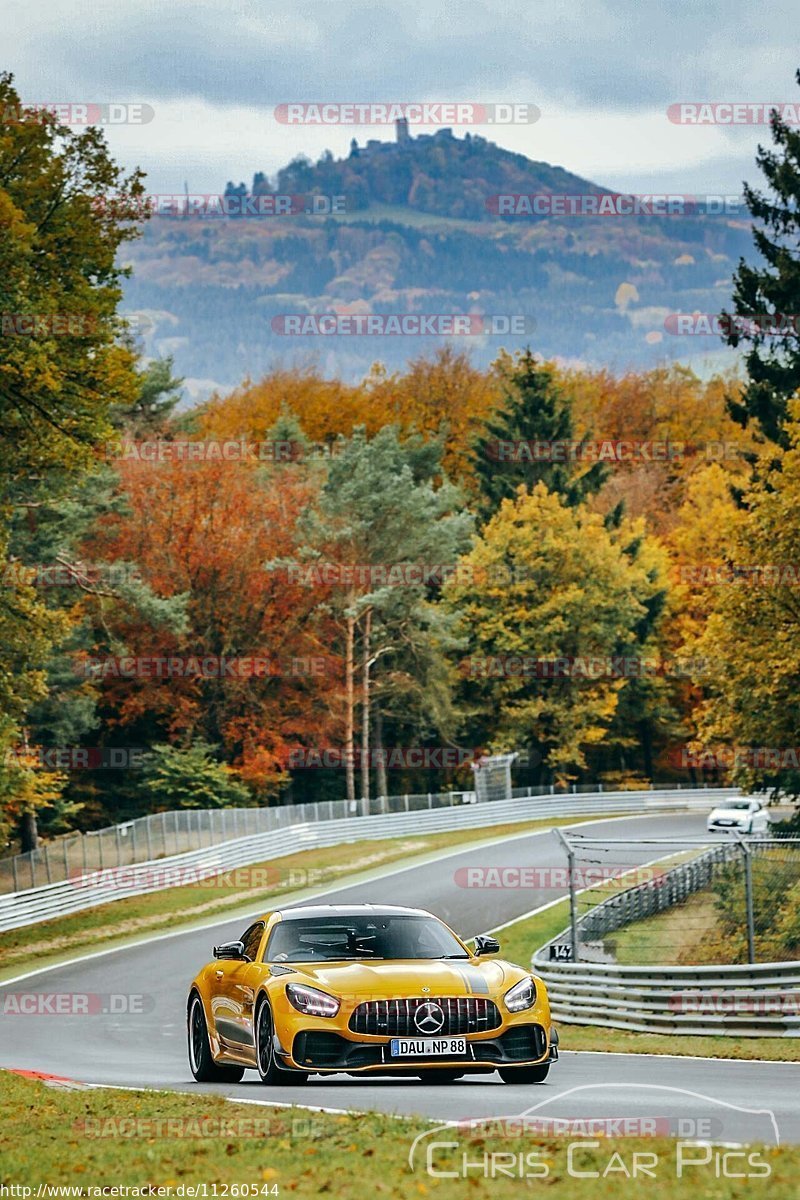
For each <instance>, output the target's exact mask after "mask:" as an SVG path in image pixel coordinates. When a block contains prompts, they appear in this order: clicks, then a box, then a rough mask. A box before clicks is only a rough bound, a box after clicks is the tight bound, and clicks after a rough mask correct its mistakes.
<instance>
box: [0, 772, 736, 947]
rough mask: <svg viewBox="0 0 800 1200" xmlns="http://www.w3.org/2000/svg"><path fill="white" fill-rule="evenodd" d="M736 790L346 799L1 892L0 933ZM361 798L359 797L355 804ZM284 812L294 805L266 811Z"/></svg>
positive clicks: (696, 802) (697, 803)
mask: <svg viewBox="0 0 800 1200" xmlns="http://www.w3.org/2000/svg"><path fill="white" fill-rule="evenodd" d="M736 794H738V790H737V789H735V788H696V789H685V790H682V791H672V790H665V789H660V790H653V791H645V792H599V791H598V792H594V793H590V794H588V795H562V796H558V795H553V796H546V797H541V796H530V797H527V796H519V797H516V798H513V799H511V800H487V801H478V800H477V798H476V796H475V793H474V792H467V793H462V802H461V803H460V804H453V805H451V806H450V807H446V808H444V807H443V808H435V807H433V806H432V807H431V808H427V807H426V808H422V807H420V808H419V809H418V810H417V811H414V810H413V809H412V808H411V807H410V804H409V810H408V812H406V811H401V812H399V813H391V814H381V815H371V816H358V815H354V816H345V815H342V816H336V815H333V814H334V813H335V812H336V809H337V808H338V809H339V811H341V807H342V806H346V805H347V803H348V802H347V801H337V802H334V803H332V804H331V809H330V811H331V814H332V815H331V817H330V819H328V820H318V821H315V822H303V821H301V822H299V823H297V822H295V823H290V822H289V821H286V819H285V818H284V821H285V824H284V827H283V828H282V829H272V830H269V831H267V832H264V833H257V834H253V835H250V836H247V837H241V838H236V839H232V840H229V841H226V842H224V843H221V844H218V845H216V846H210V847H207V848H204V849H202V850H194V851H190V852H189V853H186V854H177V855H172V856H170V857H168V858H160V859H154V860H150V861H147V862H143V863H134V864H130V865H128V866H120V867H108V868H103V869H101V870H97V871H93V870H89V871H87V872H83V871H81V870H78V871H76V872H75V874H74V876H73V877H72V878H70V879H67V880H64V881H63V882H60V883H52V884H45V885H44V886H43V887H38V888H29V889H26V890H24V891H18V892H11V893H8V894H6V895H4V896H0V931H3V930H8V929H16V928H19V927H20V926H22V925H31V924H34V923H38V922H41V921H47V920H50V919H52V918H54V917H62V916H67V915H68V914H70V913H74V912H79V911H81V910H82V909H85V908H91V907H93V906H95V905H97V904H105V903H108V902H109V901H112V900H119V899H124V898H125V897H127V896H138V895H145V894H147V893H149V892H156V891H162V890H163V889H165V888H168V887H174V886H176V884H178V883H180V882H189V881H190V878H193V879H201V878H203V877H210V876H213V875H217V874H222V873H223V872H225V871H230V870H233V869H234V868H236V867H242V866H250V865H252V864H254V863H261V862H266V861H267V860H271V859H275V858H281V857H285V856H287V855H290V854H296V853H297V852H298V851H299V850H312V849H317V848H320V847H323V846H333V845H339V844H341V843H343V842H352V841H358V840H360V839H375V838H384V837H394V836H398V835H407V834H412V835H413V834H422V833H431V832H437V831H443V830H455V829H476V828H481V827H485V826H490V825H500V824H505V823H514V822H519V821H531V820H536V819H547V818H548V817H559V816H576V817H577V816H591V815H592V814H593V813H602V814H605V813H618V814H625V813H646V812H649V811H651V810H654V809H661V810H664V809H677V810H681V809H691V808H696V807H700V808H707V807H708V806H709V805H711V804H713V803H714V802H715V801H718V800H720V799H721V798H723V797H726V796H732V795H736ZM394 799H397V798H396V797H395V798H394ZM358 803H359V802H356V804H355V807H357V805H358ZM268 811H272V812H277V813H286V814H287V815H288V816H291V815H292V814H293V812H294V811H296V810H292V809H290V808H284V809H274V810H268Z"/></svg>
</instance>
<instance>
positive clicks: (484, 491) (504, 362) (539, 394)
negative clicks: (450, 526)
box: [473, 349, 607, 519]
mask: <svg viewBox="0 0 800 1200" xmlns="http://www.w3.org/2000/svg"><path fill="white" fill-rule="evenodd" d="M499 370H500V375H501V379H502V384H503V395H504V402H503V403H502V404H501V406H500V408H499V410H498V414H497V415H496V416H495V417H493V418H491V419H490V420H488V421H487V422H486V426H485V431H484V432H483V433H482V434H481V436H480V437H479V438H478V439H477V441H476V442H475V444H474V448H473V462H474V467H475V473H476V475H477V477H478V483H479V488H480V496H481V499H480V500H479V504H478V506H479V510H480V512H481V515H482V516H483V518H484V519H488V518H489V517H491V516H492V514H493V513H495V512H496V511H497V509H498V508H499V507H500V504H501V502H502V501H503V500H511V499H513V497H514V496H515V495H516V493H517V489H518V488H519V487H520V485H524V486H525V487H527V488H528V489H529V490H531V489H532V488H533V487H535V485H536V484H537V483H544V484H545V486H546V487H547V490H548V491H549V492H553V493H555V494H556V495H558V496H560V497H561V499H562V500H563V501H564V502H565V503H566V504H568V505H569V506H570V507H573V506H575V505H577V504H580V503H581V502H582V501H584V500H585V499H586V498H587V496H590V495H592V494H593V493H594V492H596V491H597V490H598V489H599V488H600V486H601V485H602V483H603V481H604V480H605V478H606V475H607V468H606V466H605V464H604V463H599V462H598V463H593V464H592V465H591V466H590V467H589V469H588V470H585V469H584V468H583V464H582V463H580V461H576V458H575V457H574V455H573V454H572V453H571V447H572V446H573V445H574V443H575V439H574V431H573V424H572V414H571V411H570V406H569V403H568V401H567V399H566V397H565V396H564V395H563V394H562V392H561V390H560V389H559V385H558V381H557V378H556V375H555V370H554V368H553V366H552V365H551V364H550V363H542V362H539V361H537V359H536V358H535V356H534V355H533V354H532V353H531V351H530V349H527V350H525V351H524V352H522V353H521V354H520V355H519V356H518V357H517V358H515V359H511V358H508V357H506V358H504V359H501V360H500V364H499ZM537 443H538V444H539V448H538V449H537ZM562 447H563V449H562Z"/></svg>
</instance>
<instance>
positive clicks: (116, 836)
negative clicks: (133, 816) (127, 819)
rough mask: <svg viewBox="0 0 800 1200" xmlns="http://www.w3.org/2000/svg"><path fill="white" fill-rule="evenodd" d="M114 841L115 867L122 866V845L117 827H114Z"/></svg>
mask: <svg viewBox="0 0 800 1200" xmlns="http://www.w3.org/2000/svg"><path fill="white" fill-rule="evenodd" d="M114 841H115V842H116V844H117V866H118V867H121V866H122V843H121V842H120V838H119V825H115V826H114Z"/></svg>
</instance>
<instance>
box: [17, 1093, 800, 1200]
mask: <svg viewBox="0 0 800 1200" xmlns="http://www.w3.org/2000/svg"><path fill="white" fill-rule="evenodd" d="M422 1086H423V1085H421V1084H420V1085H419V1088H420V1090H421V1089H422ZM2 1090H3V1094H4V1097H5V1100H6V1104H5V1114H4V1119H3V1122H2V1125H0V1162H1V1163H2V1166H0V1184H3V1185H5V1186H6V1187H9V1186H11V1185H16V1186H17V1187H19V1186H20V1185H22V1186H26V1187H29V1188H32V1189H33V1193H32V1194H33V1196H34V1197H35V1195H36V1189H37V1188H38V1186H39V1185H40V1184H50V1185H60V1186H64V1187H75V1188H76V1189H79V1190H76V1192H74V1193H73V1195H83V1196H86V1197H90V1196H92V1195H99V1192H98V1193H93V1192H92V1191H91V1190H90V1189H93V1188H113V1187H120V1186H122V1187H137V1188H140V1189H141V1188H145V1187H148V1186H149V1187H155V1188H159V1187H161V1188H168V1189H169V1191H168V1192H165V1193H162V1195H166V1196H173V1197H175V1196H181V1195H184V1196H185V1195H186V1188H187V1187H189V1186H192V1185H197V1184H205V1185H207V1189H208V1190H207V1192H206V1195H207V1196H210V1197H213V1196H214V1195H215V1194H216V1195H217V1196H223V1195H225V1194H227V1196H231V1195H233V1196H237V1195H238V1196H242V1195H243V1194H248V1195H251V1196H252V1195H264V1196H270V1195H277V1196H283V1197H286V1196H297V1197H299V1198H301V1200H303V1198H305V1197H308V1198H310V1197H317V1196H333V1197H336V1196H342V1197H347V1200H374V1198H375V1197H376V1196H381V1197H398V1198H402V1200H409V1197H419V1196H436V1197H440V1198H441V1200H462V1198H463V1197H465V1196H487V1197H489V1196H491V1197H492V1200H494V1198H495V1197H496V1198H497V1200H517V1198H518V1197H519V1196H520V1195H521V1194H525V1192H526V1191H527V1192H528V1194H530V1195H532V1194H533V1192H534V1190H535V1189H536V1188H537V1187H538V1186H539V1185H545V1186H546V1187H547V1194H548V1195H551V1196H555V1197H561V1196H563V1197H565V1198H566V1197H569V1198H570V1200H590V1198H591V1200H595V1198H596V1197H597V1196H598V1194H599V1195H601V1196H605V1195H607V1194H609V1193H608V1190H607V1189H610V1187H611V1186H612V1184H611V1182H610V1181H612V1180H613V1181H614V1184H613V1187H614V1192H615V1194H616V1195H617V1196H618V1197H620V1196H624V1197H628V1196H630V1197H631V1200H633V1198H634V1197H638V1196H639V1195H640V1194H641V1193H642V1192H643V1191H645V1192H646V1195H647V1196H648V1197H652V1198H653V1200H682V1198H684V1197H685V1198H686V1200H688V1198H689V1197H695V1196H702V1197H704V1198H706V1197H709V1198H712V1200H733V1198H734V1197H743V1196H747V1197H748V1200H758V1198H760V1197H762V1196H763V1197H764V1200H767V1197H768V1198H769V1200H790V1198H793V1197H795V1196H796V1195H797V1178H798V1172H800V1149H798V1148H797V1147H795V1146H789V1147H779V1148H778V1147H763V1148H759V1149H758V1150H754V1151H753V1152H754V1153H756V1154H757V1155H758V1161H759V1163H761V1162H763V1163H765V1164H768V1166H769V1175H768V1176H762V1177H758V1178H750V1179H726V1178H717V1177H716V1172H715V1169H714V1164H713V1161H712V1162H711V1163H709V1165H708V1166H705V1167H696V1168H693V1169H690V1170H688V1172H687V1173H685V1174H684V1175H683V1177H682V1178H677V1177H676V1175H677V1172H676V1157H677V1153H678V1149H677V1144H676V1143H675V1142H674V1141H672V1140H670V1139H666V1138H649V1137H638V1138H613V1139H607V1140H606V1139H602V1138H601V1139H599V1142H600V1144H599V1146H596V1147H594V1148H591V1149H590V1148H588V1147H587V1148H585V1149H584V1148H582V1147H579V1149H578V1153H577V1156H576V1160H575V1167H576V1169H578V1170H581V1171H585V1172H588V1171H592V1170H595V1171H599V1172H600V1173H602V1172H603V1171H604V1170H605V1169H606V1167H607V1166H608V1165H609V1161H610V1160H611V1158H612V1155H614V1154H617V1155H619V1156H620V1159H621V1160H622V1161H624V1162H626V1163H627V1164H628V1168H629V1169H630V1167H631V1164H632V1161H633V1159H632V1156H633V1154H634V1152H638V1153H640V1154H647V1155H651V1156H652V1155H655V1156H656V1159H655V1160H650V1161H651V1162H652V1164H653V1165H652V1169H653V1170H654V1171H655V1178H645V1180H644V1182H642V1180H641V1179H632V1178H631V1179H627V1178H626V1177H625V1175H624V1174H621V1172H620V1169H619V1161H620V1159H615V1160H614V1165H616V1166H617V1171H616V1172H615V1173H613V1174H610V1175H609V1176H608V1178H607V1180H606V1181H605V1182H603V1181H602V1179H598V1178H585V1177H583V1178H576V1177H574V1176H570V1174H569V1172H568V1159H567V1146H568V1144H569V1142H570V1141H577V1140H579V1139H576V1138H570V1139H569V1141H568V1139H566V1138H553V1137H550V1138H542V1137H536V1136H534V1135H532V1134H526V1135H525V1137H524V1139H522V1138H519V1137H517V1138H511V1137H509V1136H505V1137H504V1136H502V1134H501V1133H500V1132H499V1131H498V1129H497V1126H496V1125H495V1126H494V1128H491V1127H490V1129H487V1130H485V1131H484V1133H485V1136H481V1137H476V1136H475V1135H474V1134H473V1135H472V1136H468V1135H467V1134H466V1133H465V1132H462V1131H455V1130H446V1131H440V1132H439V1133H437V1134H433V1137H432V1138H430V1139H426V1141H425V1142H423V1143H421V1147H424V1146H425V1144H426V1142H428V1141H432V1140H434V1139H436V1140H447V1141H453V1142H456V1143H457V1149H455V1150H453V1151H450V1152H447V1151H438V1152H435V1154H434V1156H433V1166H434V1169H438V1170H439V1171H440V1172H444V1171H446V1170H456V1172H457V1177H456V1178H454V1179H453V1178H445V1177H443V1175H441V1174H440V1175H439V1176H438V1177H435V1176H432V1175H430V1174H428V1173H426V1170H425V1154H424V1149H423V1150H422V1153H420V1152H419V1151H418V1155H417V1157H415V1163H418V1165H417V1166H416V1169H414V1170H412V1169H411V1168H410V1167H409V1162H408V1158H409V1150H410V1148H411V1145H412V1143H413V1141H414V1139H415V1138H416V1137H417V1136H418V1135H420V1134H425V1133H428V1132H432V1131H433V1130H435V1129H436V1128H437V1127H436V1125H435V1124H434V1123H433V1122H429V1121H426V1120H424V1119H422V1118H394V1117H389V1116H384V1115H382V1114H379V1113H358V1114H353V1115H346V1116H339V1115H336V1114H332V1113H321V1112H310V1111H307V1110H305V1111H304V1110H302V1109H289V1108H269V1107H261V1106H254V1105H249V1104H237V1103H232V1102H229V1101H226V1100H225V1099H223V1098H222V1097H219V1096H211V1095H202V1094H198V1095H184V1094H181V1093H179V1092H140V1091H115V1090H112V1089H92V1090H89V1091H65V1090H61V1089H54V1088H50V1087H46V1086H45V1085H44V1084H43V1083H41V1082H39V1081H38V1080H32V1079H24V1078H20V1077H19V1076H17V1075H14V1074H9V1073H3V1076H2ZM532 1093H534V1094H536V1096H537V1098H539V1095H538V1092H537V1089H536V1088H532ZM541 1098H543V1097H541ZM167 1123H170V1124H167ZM176 1123H178V1124H176ZM198 1130H202V1131H203V1132H205V1133H206V1134H209V1133H211V1134H213V1136H204V1137H197V1136H186V1134H185V1133H184V1132H183V1131H186V1133H189V1132H194V1131H198ZM219 1133H222V1136H219ZM98 1135H102V1136H98ZM501 1152H502V1153H505V1154H512V1155H514V1156H519V1155H521V1154H523V1155H530V1154H532V1153H538V1155H539V1156H540V1157H539V1158H538V1160H537V1161H538V1163H540V1164H544V1166H546V1168H547V1176H546V1177H544V1178H532V1179H520V1178H519V1177H518V1176H517V1177H516V1178H512V1177H509V1176H508V1175H504V1174H498V1175H497V1176H496V1177H495V1178H484V1177H483V1173H482V1171H480V1172H479V1171H478V1170H476V1169H475V1168H474V1167H473V1168H472V1170H471V1171H470V1172H469V1175H468V1177H467V1178H463V1177H461V1174H460V1168H461V1159H462V1154H464V1153H466V1156H467V1159H468V1161H469V1162H471V1163H475V1162H476V1161H479V1162H482V1161H483V1155H484V1153H487V1154H491V1153H501ZM694 1153H695V1154H697V1153H698V1151H697V1150H696V1149H695V1151H694ZM506 1161H507V1160H506ZM540 1169H541V1168H540ZM612 1169H613V1168H612ZM731 1169H736V1170H741V1169H742V1166H741V1160H737V1162H736V1164H735V1165H734V1166H733V1167H732V1168H731ZM213 1185H216V1191H215V1190H214V1188H213ZM242 1185H248V1187H247V1192H246V1193H244V1192H243V1191H242ZM598 1185H599V1189H600V1190H599V1191H598ZM226 1188H227V1189H228V1190H227V1193H226V1192H225V1189H226ZM180 1189H183V1191H181V1190H180ZM234 1189H236V1190H234ZM4 1194H5V1195H11V1194H12V1193H10V1192H7V1193H4ZM201 1195H202V1193H201Z"/></svg>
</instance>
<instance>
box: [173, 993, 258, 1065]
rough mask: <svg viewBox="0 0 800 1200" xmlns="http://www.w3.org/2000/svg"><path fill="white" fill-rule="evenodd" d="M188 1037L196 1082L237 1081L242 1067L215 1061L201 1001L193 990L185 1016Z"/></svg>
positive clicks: (190, 1060)
mask: <svg viewBox="0 0 800 1200" xmlns="http://www.w3.org/2000/svg"><path fill="white" fill-rule="evenodd" d="M187 1032H188V1037H189V1066H190V1067H191V1071H192V1074H193V1075H194V1077H195V1079H196V1080H197V1082H198V1083H238V1082H239V1080H240V1079H241V1078H242V1076H243V1075H244V1067H228V1066H220V1064H219V1063H215V1062H214V1059H213V1057H212V1054H211V1045H210V1043H209V1040H208V1025H207V1024H206V1014H205V1012H204V1011H203V1001H202V1000H201V999H200V997H199V996H198V995H197V993H196V992H195V994H194V996H193V997H192V1002H191V1004H190V1005H189V1013H188V1018H187Z"/></svg>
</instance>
